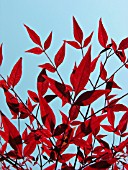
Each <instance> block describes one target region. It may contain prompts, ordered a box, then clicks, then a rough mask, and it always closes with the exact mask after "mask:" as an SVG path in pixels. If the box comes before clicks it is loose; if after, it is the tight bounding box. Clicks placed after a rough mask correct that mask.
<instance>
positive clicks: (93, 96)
mask: <svg viewBox="0 0 128 170" xmlns="http://www.w3.org/2000/svg"><path fill="white" fill-rule="evenodd" d="M106 93H108V90H95V91H93V90H92V91H86V92H84V93H83V94H81V95H80V96H79V97H78V99H77V100H76V101H75V103H74V105H78V106H87V105H89V104H91V103H93V102H94V101H95V100H97V99H98V98H99V97H101V96H102V95H104V94H106Z"/></svg>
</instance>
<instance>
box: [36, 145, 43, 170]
mask: <svg viewBox="0 0 128 170" xmlns="http://www.w3.org/2000/svg"><path fill="white" fill-rule="evenodd" d="M37 146H38V151H39V155H40V169H41V170H43V164H42V159H41V152H40V147H39V145H37Z"/></svg>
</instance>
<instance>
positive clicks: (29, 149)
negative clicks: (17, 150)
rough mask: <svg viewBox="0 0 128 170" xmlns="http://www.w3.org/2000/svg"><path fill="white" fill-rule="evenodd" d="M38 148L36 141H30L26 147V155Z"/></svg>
mask: <svg viewBox="0 0 128 170" xmlns="http://www.w3.org/2000/svg"><path fill="white" fill-rule="evenodd" d="M35 148H36V143H35V141H33V140H32V141H30V142H29V143H28V144H27V145H26V146H25V148H24V156H29V155H31V154H32V153H33V152H34V150H35Z"/></svg>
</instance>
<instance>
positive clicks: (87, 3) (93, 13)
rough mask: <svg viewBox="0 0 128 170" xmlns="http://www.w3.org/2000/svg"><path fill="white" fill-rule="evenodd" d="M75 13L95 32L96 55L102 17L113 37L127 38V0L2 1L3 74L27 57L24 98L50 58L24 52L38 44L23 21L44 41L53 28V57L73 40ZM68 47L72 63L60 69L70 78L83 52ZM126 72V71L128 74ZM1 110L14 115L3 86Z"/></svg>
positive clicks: (21, 89)
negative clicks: (76, 61)
mask: <svg viewBox="0 0 128 170" xmlns="http://www.w3.org/2000/svg"><path fill="white" fill-rule="evenodd" d="M72 16H75V17H76V19H77V21H78V23H79V24H80V26H81V28H82V29H83V31H84V34H85V36H88V35H89V34H90V33H91V31H93V30H94V31H95V34H94V39H93V43H94V48H93V52H92V54H93V55H94V56H93V57H96V55H97V54H98V52H99V51H100V50H101V49H102V48H101V47H100V45H99V44H98V42H97V28H98V21H99V19H100V18H101V17H102V20H103V24H104V26H105V28H106V30H107V32H108V35H109V38H113V39H114V40H115V41H116V42H117V43H119V42H120V41H121V40H122V39H123V38H125V37H128V1H127V0H64V1H62V0H47V1H45V0H0V43H2V42H3V54H4V61H3V64H2V66H1V67H0V73H1V74H2V75H3V76H4V77H5V78H6V76H7V75H9V74H10V71H11V69H12V67H13V65H14V64H15V63H16V61H17V60H18V59H19V58H20V57H23V76H22V78H21V81H20V82H19V84H18V85H17V87H16V90H17V91H18V93H19V94H20V95H21V98H23V99H24V100H26V98H27V90H28V89H29V90H35V89H36V79H35V77H36V76H37V75H38V73H39V72H40V69H39V68H38V67H37V66H38V65H39V64H42V63H44V62H45V61H47V60H46V59H45V57H44V56H36V55H32V54H27V53H25V52H24V51H25V50H27V49H30V48H32V47H34V44H33V43H32V41H31V40H30V39H29V37H28V34H27V33H26V30H25V28H24V26H23V24H26V25H28V26H29V27H30V28H33V29H34V30H35V31H36V32H37V33H38V34H39V35H40V37H41V39H42V42H43V41H44V40H45V39H46V37H47V36H48V34H49V33H50V31H53V42H52V46H51V48H50V49H49V51H48V53H49V54H50V55H51V57H52V59H53V56H54V55H55V54H56V52H57V50H58V49H59V47H60V46H61V44H62V41H63V40H64V39H66V40H73V31H72ZM67 49H68V50H67V53H68V54H67V56H68V58H66V60H65V63H66V61H67V62H69V65H66V64H65V65H64V67H61V68H60V71H62V72H63V73H62V74H63V77H64V79H66V78H67V73H66V72H65V68H66V69H68V66H70V63H72V60H71V59H72V58H73V57H75V60H77V55H79V54H78V53H75V52H76V51H75V52H72V51H73V49H72V48H70V47H69V48H67ZM113 64H115V63H112V65H113ZM123 71H124V74H127V73H128V71H127V72H126V71H125V70H123ZM70 72H71V67H70ZM121 80H122V81H121ZM120 84H121V85H122V86H123V87H124V88H125V89H126V90H127V85H126V84H128V80H127V79H125V80H124V79H123V77H122V76H120ZM124 92H125V91H124ZM124 92H123V93H124ZM0 109H2V110H3V112H6V113H7V114H8V115H9V116H10V113H9V111H8V109H7V107H6V105H5V99H4V98H3V91H2V90H1V89H0Z"/></svg>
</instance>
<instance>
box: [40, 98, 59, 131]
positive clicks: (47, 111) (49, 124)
mask: <svg viewBox="0 0 128 170" xmlns="http://www.w3.org/2000/svg"><path fill="white" fill-rule="evenodd" d="M39 102H40V112H41V118H42V121H43V124H44V126H45V127H46V128H47V129H48V130H50V131H51V132H53V129H54V127H55V124H56V118H55V115H54V112H53V111H52V109H51V107H50V106H49V105H48V103H47V102H46V100H45V99H44V98H43V97H41V96H40V97H39Z"/></svg>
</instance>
